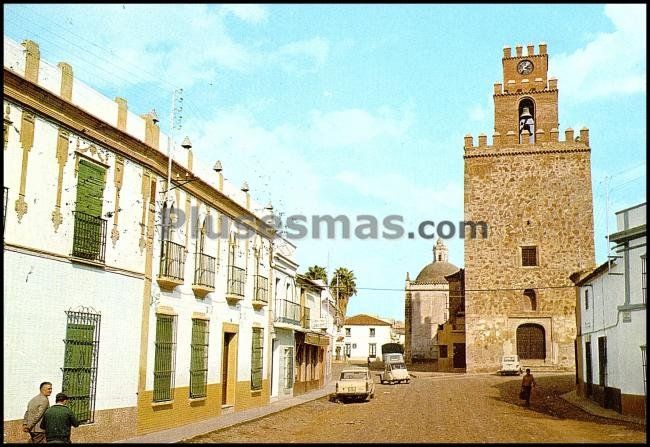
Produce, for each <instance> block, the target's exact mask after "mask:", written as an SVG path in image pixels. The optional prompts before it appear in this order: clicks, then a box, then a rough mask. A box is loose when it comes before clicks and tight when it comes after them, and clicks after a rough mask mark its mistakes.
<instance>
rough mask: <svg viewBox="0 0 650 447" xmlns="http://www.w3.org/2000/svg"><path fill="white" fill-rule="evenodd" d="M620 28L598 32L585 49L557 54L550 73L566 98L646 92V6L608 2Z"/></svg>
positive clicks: (609, 14) (609, 12)
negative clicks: (556, 80)
mask: <svg viewBox="0 0 650 447" xmlns="http://www.w3.org/2000/svg"><path fill="white" fill-rule="evenodd" d="M605 15H606V16H607V17H609V19H610V20H611V21H612V22H613V24H614V26H615V27H616V30H615V31H614V32H611V33H600V34H597V35H596V36H595V37H594V38H593V40H592V41H591V42H589V43H588V44H587V45H586V46H585V47H584V48H579V49H577V50H576V51H574V52H573V53H571V54H559V55H557V56H554V58H553V61H552V63H551V64H550V67H549V75H550V76H555V77H557V78H558V85H559V88H560V91H561V94H562V96H563V99H568V100H570V101H574V102H582V101H588V100H591V99H596V98H600V97H606V96H610V95H616V94H633V93H641V92H645V91H646V5H606V6H605Z"/></svg>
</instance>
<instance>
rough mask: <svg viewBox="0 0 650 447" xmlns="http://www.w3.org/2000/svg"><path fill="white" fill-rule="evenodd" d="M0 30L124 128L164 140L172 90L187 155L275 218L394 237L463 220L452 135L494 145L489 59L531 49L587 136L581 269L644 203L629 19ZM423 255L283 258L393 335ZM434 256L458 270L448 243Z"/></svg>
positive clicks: (534, 16) (635, 34) (82, 13)
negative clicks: (325, 274) (427, 223)
mask: <svg viewBox="0 0 650 447" xmlns="http://www.w3.org/2000/svg"><path fill="white" fill-rule="evenodd" d="M4 33H5V36H8V37H10V38H11V39H13V40H15V41H17V42H20V41H22V40H23V39H31V40H34V41H36V42H37V43H38V44H39V45H40V48H41V57H42V58H43V59H45V60H47V61H49V62H51V63H54V64H56V63H57V62H59V61H65V62H68V63H70V64H71V65H72V67H73V69H74V75H75V77H77V78H79V79H81V80H83V81H85V82H86V83H87V84H89V85H90V86H92V87H93V88H95V89H97V90H99V91H100V92H102V93H103V94H104V95H106V96H108V97H109V98H113V97H115V96H120V97H123V98H126V99H127V100H128V104H129V109H130V110H132V111H134V112H135V113H138V114H142V113H145V112H147V111H149V110H151V109H152V108H155V109H156V111H157V113H158V115H159V117H160V125H161V129H162V130H163V132H167V131H168V122H169V113H170V103H171V96H172V91H173V90H174V88H183V90H184V94H183V99H184V111H183V122H182V123H183V129H182V130H181V132H180V134H182V135H181V137H180V138H182V136H184V135H185V134H187V135H189V136H190V139H191V140H192V143H193V151H194V154H195V158H198V159H200V160H201V161H203V162H205V163H206V164H209V165H212V164H213V163H214V161H215V160H217V159H219V160H221V162H222V164H223V166H224V175H225V177H226V178H227V179H228V180H229V181H231V182H232V183H233V184H235V185H240V184H241V183H242V182H243V181H247V182H248V184H249V186H250V189H251V191H250V192H251V194H252V196H253V197H254V198H255V199H256V200H257V201H258V202H259V203H262V204H266V203H268V201H269V200H271V201H272V203H273V205H274V207H275V210H276V211H278V212H282V213H284V216H288V215H292V214H306V215H314V214H316V215H334V216H336V215H339V214H344V215H347V216H350V218H351V220H352V222H353V223H354V222H355V216H357V215H363V214H367V215H373V216H376V217H377V218H378V219H379V220H380V221H381V220H382V219H383V218H384V217H385V216H388V215H402V216H404V222H405V223H404V227H405V228H406V230H407V231H410V230H413V229H415V228H416V226H417V224H418V223H419V222H421V221H423V220H433V221H435V222H439V221H441V220H450V221H452V222H458V221H460V220H462V219H463V158H462V156H463V149H462V147H463V136H464V135H465V134H466V133H471V134H472V135H474V136H475V138H476V136H477V135H478V134H479V133H485V134H487V135H491V134H492V132H493V100H492V91H493V87H492V86H493V83H494V82H496V81H500V80H501V77H502V72H501V70H502V67H501V57H502V54H503V53H502V48H503V46H505V45H508V46H511V47H513V48H514V46H515V45H517V44H522V45H524V46H525V45H527V44H529V43H531V44H534V45H535V47H536V49H537V46H538V44H539V43H541V42H546V43H547V45H548V53H549V66H550V67H549V72H550V75H551V76H556V77H557V78H558V87H559V92H560V93H559V101H560V105H559V120H560V130H561V134H563V131H564V129H565V128H567V127H569V126H570V127H572V128H574V129H576V130H577V129H580V128H581V127H583V126H586V127H588V128H589V129H590V143H591V148H592V156H591V157H592V158H591V160H592V184H593V196H594V222H595V239H596V261H597V262H599V263H600V262H604V260H605V258H606V256H607V253H606V242H605V235H606V228H607V226H609V231H610V232H613V229H614V228H615V218H614V214H613V212H614V211H616V210H620V209H623V208H625V207H628V206H631V205H635V204H638V203H641V202H644V201H645V200H646V194H645V189H646V155H645V147H646V44H645V42H646V6H645V5H628V6H611V5H604V4H588V5H514V4H493V5H434V4H432V5H426V4H424V5H403V6H399V5H386V4H381V5H372V4H365V5H335V4H329V5H251V4H247V5H241V4H239V5H198V4H193V5H173V6H168V5H151V4H149V5H120V4H116V5H87V4H86V5H45V4H44V5H37V4H25V5H22V4H12V5H7V4H5V5H4ZM513 51H514V50H513ZM180 138H177V140H179V141H180ZM490 138H491V137H490ZM177 142H178V141H177ZM606 176H609V177H610V179H609V186H608V188H609V190H608V196H609V203H608V209H609V215H606V213H605V209H606V203H605V196H606V194H605V192H606V185H607V182H606V181H605V178H606ZM434 242H435V241H433V240H425V239H421V238H415V239H413V240H410V239H407V238H401V239H397V240H386V239H379V240H359V239H355V238H353V239H350V240H343V239H341V238H340V237H339V238H337V239H335V240H328V239H321V240H313V239H301V240H298V241H296V244H297V246H298V251H297V258H298V262H299V263H300V269H299V270H300V271H301V272H302V271H304V270H306V269H307V267H308V266H310V265H313V264H319V265H323V266H327V265H328V262H329V267H330V271H333V270H334V268H336V267H338V266H346V267H348V268H350V269H352V270H353V271H354V272H355V274H356V277H357V285H358V287H359V293H358V295H357V296H355V297H353V298H352V299H351V300H350V304H349V306H348V315H354V314H357V313H370V314H378V315H380V316H383V317H391V318H397V319H402V320H403V318H404V307H403V302H404V296H403V295H404V294H403V291H402V290H403V288H404V279H405V276H406V272H407V271H408V272H410V273H411V276H412V277H413V276H415V275H417V273H418V272H419V271H420V270H421V269H422V268H423V267H424V266H425V265H426V264H427V263H429V262H431V260H432V252H431V249H432V246H433V244H434ZM448 246H449V253H450V261H451V262H452V263H454V264H456V265H457V266H459V267H460V266H462V264H463V243H462V240H460V239H458V238H453V239H451V240H449V241H448ZM372 289H387V290H372Z"/></svg>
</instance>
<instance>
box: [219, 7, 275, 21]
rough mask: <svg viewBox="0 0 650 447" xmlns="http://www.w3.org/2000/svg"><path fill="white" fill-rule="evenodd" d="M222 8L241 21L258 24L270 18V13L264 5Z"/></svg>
mask: <svg viewBox="0 0 650 447" xmlns="http://www.w3.org/2000/svg"><path fill="white" fill-rule="evenodd" d="M222 8H223V9H224V10H225V11H226V12H229V13H231V14H233V15H234V16H236V17H238V18H239V19H241V20H243V21H245V22H249V23H253V24H257V23H261V22H264V21H266V18H267V17H268V11H267V10H266V8H265V7H264V6H262V5H256V4H233V5H230V4H227V5H223V6H222Z"/></svg>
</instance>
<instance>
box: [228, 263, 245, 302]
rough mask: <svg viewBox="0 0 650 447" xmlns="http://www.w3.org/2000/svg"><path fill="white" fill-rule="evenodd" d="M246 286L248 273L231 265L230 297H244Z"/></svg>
mask: <svg viewBox="0 0 650 447" xmlns="http://www.w3.org/2000/svg"><path fill="white" fill-rule="evenodd" d="M245 285H246V271H245V270H244V269H242V268H239V267H235V266H234V265H231V266H229V267H228V289H227V292H226V293H227V294H228V295H236V296H241V297H243V296H244V286H245Z"/></svg>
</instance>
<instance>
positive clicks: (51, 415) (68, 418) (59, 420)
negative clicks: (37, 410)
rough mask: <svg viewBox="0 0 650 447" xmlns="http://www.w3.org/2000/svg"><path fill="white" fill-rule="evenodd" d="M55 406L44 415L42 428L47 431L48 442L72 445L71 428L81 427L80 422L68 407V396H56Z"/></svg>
mask: <svg viewBox="0 0 650 447" xmlns="http://www.w3.org/2000/svg"><path fill="white" fill-rule="evenodd" d="M55 401H56V402H55V404H54V405H52V406H51V407H50V408H49V409H48V410H47V411H46V412H45V414H44V415H43V419H42V420H41V428H42V429H43V430H45V438H46V439H47V442H58V443H67V444H69V443H70V428H71V427H79V421H78V420H77V417H76V416H75V415H74V412H73V411H72V410H71V409H69V408H68V407H67V405H68V396H66V395H65V394H63V393H59V394H57V395H56V399H55Z"/></svg>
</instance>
